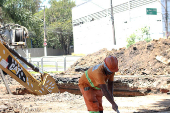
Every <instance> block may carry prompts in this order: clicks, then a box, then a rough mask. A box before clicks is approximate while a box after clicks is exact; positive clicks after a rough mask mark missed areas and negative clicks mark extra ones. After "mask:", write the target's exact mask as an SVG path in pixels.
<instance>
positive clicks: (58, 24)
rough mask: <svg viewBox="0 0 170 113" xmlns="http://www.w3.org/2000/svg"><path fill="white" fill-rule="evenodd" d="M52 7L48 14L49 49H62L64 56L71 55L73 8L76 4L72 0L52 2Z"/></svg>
mask: <svg viewBox="0 0 170 113" xmlns="http://www.w3.org/2000/svg"><path fill="white" fill-rule="evenodd" d="M49 3H50V5H51V7H50V8H49V9H48V10H47V12H46V23H47V43H48V47H54V48H62V49H64V54H69V47H70V44H71V41H72V40H73V32H72V8H73V7H74V6H75V2H73V1H71V0H50V1H49Z"/></svg>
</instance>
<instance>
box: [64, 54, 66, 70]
mask: <svg viewBox="0 0 170 113" xmlns="http://www.w3.org/2000/svg"><path fill="white" fill-rule="evenodd" d="M64 71H66V56H64Z"/></svg>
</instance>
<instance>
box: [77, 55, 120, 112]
mask: <svg viewBox="0 0 170 113" xmlns="http://www.w3.org/2000/svg"><path fill="white" fill-rule="evenodd" d="M117 71H118V60H117V58H116V57H114V56H108V57H106V58H105V59H104V63H102V64H98V65H96V66H94V67H91V68H89V69H88V70H87V71H85V73H84V74H83V75H82V76H81V77H80V79H79V88H80V91H81V93H82V95H83V97H84V101H85V103H86V106H87V109H88V111H89V113H103V106H102V96H103V94H104V96H105V97H106V99H107V100H108V101H109V102H110V103H111V104H112V109H113V110H115V111H117V110H118V106H117V104H116V103H115V101H114V98H113V80H114V74H115V72H117ZM106 83H107V84H106Z"/></svg>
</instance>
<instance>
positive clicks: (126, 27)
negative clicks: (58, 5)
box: [72, 0, 170, 54]
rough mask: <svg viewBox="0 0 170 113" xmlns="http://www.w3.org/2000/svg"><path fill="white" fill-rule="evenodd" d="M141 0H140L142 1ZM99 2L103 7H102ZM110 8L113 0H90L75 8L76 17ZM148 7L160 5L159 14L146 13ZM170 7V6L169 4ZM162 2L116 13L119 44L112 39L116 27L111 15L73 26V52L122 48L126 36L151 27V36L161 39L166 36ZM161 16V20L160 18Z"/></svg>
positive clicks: (123, 0) (116, 32) (124, 45)
mask: <svg viewBox="0 0 170 113" xmlns="http://www.w3.org/2000/svg"><path fill="white" fill-rule="evenodd" d="M128 1H129V0H120V1H118V0H117V1H115V0H113V4H114V5H113V6H117V5H119V4H122V3H125V2H128ZM140 2H141V1H140ZM99 6H100V7H99ZM104 8H105V9H108V8H110V0H105V1H104V2H103V0H91V2H86V3H84V4H81V5H79V6H76V7H74V8H73V9H72V15H73V20H75V19H79V18H81V17H85V16H88V15H90V14H93V13H96V12H99V11H102V10H103V9H104ZM146 8H157V15H147V14H146ZM169 9H170V8H169ZM163 13H164V12H162V6H161V4H160V3H159V2H154V3H150V4H147V5H143V6H140V7H137V8H134V9H127V10H126V11H123V12H119V13H115V14H114V26H115V37H116V45H114V43H113V30H112V23H111V18H110V15H107V17H105V18H101V19H99V20H94V21H91V22H90V21H88V22H85V23H83V24H80V25H77V26H73V36H74V53H76V54H79V53H83V54H90V53H93V52H96V51H98V50H100V49H103V48H107V49H108V50H111V49H113V48H115V49H119V48H122V47H126V45H127V42H126V40H127V37H129V36H130V35H131V34H132V33H134V32H135V31H136V30H139V29H141V28H144V27H145V26H147V27H150V31H149V32H150V37H151V38H152V39H159V38H162V37H163V31H165V30H164V29H165V27H164V26H163V24H162V23H163V22H164V20H163V19H162V14H163ZM157 20H160V21H157Z"/></svg>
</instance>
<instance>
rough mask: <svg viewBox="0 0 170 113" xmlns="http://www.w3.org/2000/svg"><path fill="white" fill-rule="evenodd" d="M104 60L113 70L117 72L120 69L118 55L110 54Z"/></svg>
mask: <svg viewBox="0 0 170 113" xmlns="http://www.w3.org/2000/svg"><path fill="white" fill-rule="evenodd" d="M104 62H105V64H106V66H107V67H108V69H109V70H110V71H111V72H117V71H118V70H119V69H118V60H117V58H116V57H114V56H108V57H106V58H105V59H104Z"/></svg>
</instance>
